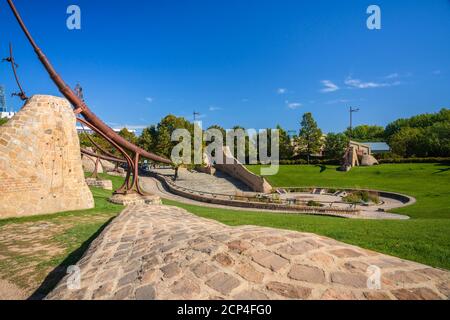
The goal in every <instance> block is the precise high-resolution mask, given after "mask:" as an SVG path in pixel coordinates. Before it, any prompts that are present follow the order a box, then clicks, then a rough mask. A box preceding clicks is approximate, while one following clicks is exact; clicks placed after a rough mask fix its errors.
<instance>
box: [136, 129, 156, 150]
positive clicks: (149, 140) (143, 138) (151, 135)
mask: <svg viewBox="0 0 450 320" xmlns="http://www.w3.org/2000/svg"><path fill="white" fill-rule="evenodd" d="M157 141H158V132H157V130H156V126H150V127H148V128H145V129H144V130H142V133H141V135H140V137H139V139H138V141H137V143H138V146H139V147H141V148H142V149H144V150H147V151H149V152H153V151H154V150H155V145H156V142H157Z"/></svg>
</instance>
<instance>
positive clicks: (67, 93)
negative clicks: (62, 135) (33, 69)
mask: <svg viewBox="0 0 450 320" xmlns="http://www.w3.org/2000/svg"><path fill="white" fill-rule="evenodd" d="M7 2H8V4H9V6H10V8H11V10H12V12H13V14H14V16H15V17H16V19H17V22H18V23H19V25H20V27H21V29H22V31H23V32H24V33H25V36H26V37H27V39H28V41H29V42H30V44H31V46H32V47H33V49H34V51H35V52H36V55H37V56H38V58H39V60H40V61H41V63H42V64H43V66H44V68H45V69H46V70H47V73H48V74H49V76H50V78H51V79H52V80H53V82H54V83H55V85H56V86H57V87H58V89H59V91H60V92H61V93H62V94H63V95H64V97H66V99H67V100H69V102H70V103H71V104H72V105H73V106H74V107H75V112H76V113H80V114H82V115H83V117H84V118H85V119H86V120H87V121H89V122H90V123H91V124H93V125H94V126H95V127H97V128H98V129H99V130H101V131H102V132H103V133H104V134H105V135H107V136H108V137H109V138H110V139H112V140H114V141H115V142H116V143H117V144H119V145H120V146H121V147H123V148H124V149H126V150H128V151H131V152H133V153H135V154H139V155H140V156H142V157H144V158H147V159H149V160H153V161H156V162H161V163H166V164H172V161H170V160H169V159H166V158H164V157H160V156H158V155H156V154H153V153H151V152H148V151H145V150H144V149H142V148H139V147H138V146H136V145H134V144H133V143H131V142H129V141H127V140H126V139H124V138H123V137H121V136H120V135H118V134H117V133H116V132H114V130H112V129H111V128H110V127H108V126H107V125H106V124H105V123H104V122H103V121H102V120H101V119H100V118H98V117H97V116H96V115H95V114H94V113H93V112H92V111H91V110H90V108H89V107H88V106H87V105H86V103H84V102H83V101H82V100H81V99H80V98H79V97H78V96H77V95H76V94H75V93H74V92H73V91H72V89H71V88H70V87H69V86H68V85H67V84H66V83H65V82H64V80H63V79H62V78H61V77H60V76H59V75H58V73H57V72H56V70H55V69H54V68H53V66H52V65H51V63H50V61H49V60H48V59H47V57H46V56H45V55H44V53H43V52H42V50H41V49H40V48H39V47H38V46H37V44H36V42H35V41H34V39H33V37H32V36H31V34H30V32H29V31H28V29H27V27H26V26H25V23H24V22H23V20H22V18H21V17H20V14H19V12H18V11H17V9H16V7H15V5H14V3H13V1H12V0H7Z"/></svg>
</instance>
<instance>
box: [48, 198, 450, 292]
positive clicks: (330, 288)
mask: <svg viewBox="0 0 450 320" xmlns="http://www.w3.org/2000/svg"><path fill="white" fill-rule="evenodd" d="M78 266H79V267H80V270H81V287H80V289H78V290H70V289H68V287H67V283H68V282H67V280H68V278H65V279H63V280H62V281H61V282H60V284H59V285H58V286H57V288H56V289H55V290H54V291H53V292H52V293H50V295H49V296H48V297H47V299H86V300H88V299H89V300H90V299H118V300H122V299H138V300H144V299H151V300H153V299H158V300H164V299H179V300H191V299H214V300H217V299H243V300H247V299H251V300H262V299H345V300H353V299H371V300H382V299H400V300H403V299H428V300H434V299H448V298H449V297H450V272H448V271H444V270H439V269H434V268H431V267H428V266H425V265H422V264H419V263H415V262H411V261H406V260H402V259H398V258H394V257H390V256H386V255H383V254H379V253H376V252H372V251H368V250H365V249H362V248H359V247H355V246H350V245H347V244H344V243H342V242H338V241H335V240H333V239H330V238H326V237H322V236H318V235H315V234H310V233H299V232H293V231H286V230H278V229H271V228H263V227H255V226H245V227H237V228H231V227H227V226H225V225H222V224H220V223H217V222H215V221H211V220H206V219H202V218H199V217H197V216H194V215H192V214H190V213H188V212H186V211H185V210H183V209H180V208H175V207H168V206H146V205H139V206H132V207H128V208H127V209H126V210H125V211H124V212H123V213H122V214H121V215H120V216H119V217H118V218H116V219H115V220H114V221H113V222H112V223H111V224H110V225H109V226H108V227H107V228H106V229H105V230H104V231H103V233H102V234H101V235H100V236H99V237H98V238H97V239H96V240H95V241H94V242H93V243H92V245H91V247H90V249H89V250H88V252H87V253H86V255H85V256H84V257H83V258H82V259H81V260H80V261H79V263H78ZM374 266H376V267H378V268H380V271H381V277H380V282H379V285H380V286H381V288H377V287H378V285H377V282H376V281H375V282H372V281H368V280H369V277H370V275H373V274H374V272H373V270H374ZM368 283H369V284H368Z"/></svg>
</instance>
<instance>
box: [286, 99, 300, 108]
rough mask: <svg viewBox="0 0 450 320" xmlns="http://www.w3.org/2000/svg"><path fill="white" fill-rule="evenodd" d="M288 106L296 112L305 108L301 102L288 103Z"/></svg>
mask: <svg viewBox="0 0 450 320" xmlns="http://www.w3.org/2000/svg"><path fill="white" fill-rule="evenodd" d="M286 105H287V107H288V108H289V109H291V110H296V109H298V108H301V107H302V106H303V105H302V104H301V103H299V102H289V101H286Z"/></svg>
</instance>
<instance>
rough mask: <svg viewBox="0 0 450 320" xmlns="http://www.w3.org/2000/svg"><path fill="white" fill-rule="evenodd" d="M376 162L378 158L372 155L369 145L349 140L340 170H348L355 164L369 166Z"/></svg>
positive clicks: (376, 163)
mask: <svg viewBox="0 0 450 320" xmlns="http://www.w3.org/2000/svg"><path fill="white" fill-rule="evenodd" d="M378 164H379V163H378V160H377V159H375V157H374V156H373V155H372V150H371V149H370V146H368V145H366V144H363V143H359V142H355V141H350V144H349V147H348V148H347V150H346V151H345V154H344V158H343V165H342V167H341V170H342V171H349V170H350V169H351V168H353V167H356V166H363V167H370V166H375V165H378Z"/></svg>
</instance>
